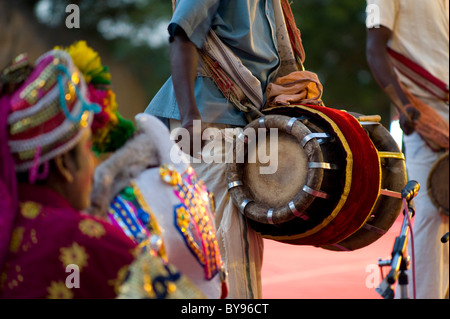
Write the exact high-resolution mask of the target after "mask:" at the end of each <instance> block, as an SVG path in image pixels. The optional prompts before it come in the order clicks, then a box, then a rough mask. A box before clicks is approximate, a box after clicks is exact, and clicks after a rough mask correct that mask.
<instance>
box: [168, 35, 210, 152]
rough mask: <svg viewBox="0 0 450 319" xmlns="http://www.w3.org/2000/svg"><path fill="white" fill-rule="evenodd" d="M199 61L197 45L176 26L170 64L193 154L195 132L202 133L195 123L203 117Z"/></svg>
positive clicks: (182, 119) (182, 122)
mask: <svg viewBox="0 0 450 319" xmlns="http://www.w3.org/2000/svg"><path fill="white" fill-rule="evenodd" d="M198 61H199V54H198V51H197V47H196V46H195V45H194V43H192V42H191V41H190V40H189V38H188V37H187V35H186V33H185V32H184V31H183V30H182V29H181V28H176V30H175V31H174V35H173V37H172V38H171V42H170V65H171V72H172V82H173V87H174V91H175V97H176V99H177V104H178V109H179V111H180V117H181V126H182V127H183V128H185V129H187V130H188V131H189V133H190V149H189V150H190V152H189V153H190V155H191V156H192V155H193V151H194V150H193V147H194V145H193V136H194V134H201V132H194V125H193V121H195V120H199V121H201V119H202V118H201V115H200V112H199V110H198V107H197V102H196V100H195V79H196V76H197V66H198ZM200 139H201V135H200ZM179 142H182V141H179ZM185 142H186V141H185ZM182 144H184V143H182ZM180 147H182V145H180ZM198 151H200V150H196V152H198Z"/></svg>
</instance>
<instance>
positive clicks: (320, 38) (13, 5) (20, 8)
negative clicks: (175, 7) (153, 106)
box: [0, 0, 390, 126]
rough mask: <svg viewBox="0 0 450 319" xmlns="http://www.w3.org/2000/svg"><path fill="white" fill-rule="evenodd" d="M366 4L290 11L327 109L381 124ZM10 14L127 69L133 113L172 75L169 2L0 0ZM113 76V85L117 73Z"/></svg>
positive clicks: (386, 115) (311, 2) (384, 106)
mask: <svg viewBox="0 0 450 319" xmlns="http://www.w3.org/2000/svg"><path fill="white" fill-rule="evenodd" d="M235 1H239V0H235ZM68 4H77V5H78V7H79V9H80V28H79V29H68V28H67V27H66V25H65V21H66V18H67V16H68V15H69V13H66V6H67V5H68ZM365 4H366V1H365V0H292V9H293V12H294V16H295V18H296V22H297V25H298V27H299V28H300V30H301V32H302V39H303V45H304V47H305V50H306V63H305V66H306V68H307V69H308V70H310V71H313V72H316V73H317V74H318V76H319V78H320V80H321V82H322V84H323V85H324V97H323V100H324V102H325V103H326V105H327V106H330V107H334V108H339V109H345V110H348V111H353V112H358V113H363V114H380V115H381V116H382V118H383V124H385V126H386V125H388V123H389V121H390V111H389V109H390V108H389V101H388V100H387V98H386V97H385V96H384V94H383V93H382V92H381V90H380V89H379V88H378V86H377V84H376V83H375V81H374V79H373V77H372V76H371V73H370V70H369V67H368V65H367V63H366V58H365V39H366V33H365V32H366V31H365ZM2 10H3V11H4V12H3V17H2V16H1V15H2V13H1V11H2ZM12 13H15V14H21V15H24V17H25V19H26V20H27V21H31V22H32V23H33V25H34V26H35V28H38V29H39V36H40V37H42V38H43V39H42V41H44V42H45V45H47V46H49V45H52V46H53V45H69V44H71V43H72V42H73V41H74V40H80V39H85V40H87V42H88V44H89V45H91V46H92V47H94V49H96V50H99V52H100V53H101V56H102V57H103V55H104V54H107V55H108V56H109V58H110V59H111V60H112V61H114V62H115V63H119V64H121V65H123V66H125V68H126V69H128V70H129V71H130V72H131V73H132V74H133V76H134V77H135V78H136V79H137V81H136V82H135V83H138V84H137V85H140V86H141V89H142V91H143V92H144V97H143V99H141V101H140V102H136V103H138V104H139V105H138V106H137V108H134V109H133V112H134V113H137V112H141V111H143V110H144V109H145V107H146V106H147V104H148V102H149V101H150V100H151V99H152V97H153V96H154V95H155V93H156V92H157V91H158V90H159V88H160V87H161V85H162V84H163V83H164V82H165V81H166V80H167V78H168V76H169V75H170V67H169V59H168V54H169V51H168V36H167V32H166V27H167V23H168V21H169V19H170V16H171V13H172V4H171V1H170V0H78V1H76V0H15V1H10V0H0V18H4V17H6V19H7V20H8V19H12V18H11V14H12ZM31 22H30V23H31ZM5 26H6V27H5ZM0 27H1V28H0V34H1V33H4V32H10V31H11V29H12V28H14V26H13V25H11V21H10V22H8V21H3V25H0ZM15 32H16V34H17V32H19V31H17V30H15ZM23 32H26V29H24V30H23ZM19 36H20V34H19ZM0 40H1V38H0ZM10 42H13V41H10ZM7 45H10V46H11V45H13V46H14V44H8V43H6V44H5V43H1V46H0V50H1V51H0V54H2V55H8V54H9V55H12V54H15V53H16V52H14V51H15V50H16V48H14V47H13V48H7V47H6V46H7ZM49 48H51V46H50V47H49ZM100 48H102V49H100ZM103 52H106V53H103ZM8 58H12V56H11V57H8ZM2 61H3V60H2ZM112 75H113V83H114V78H117V77H120V76H121V74H116V73H112ZM135 85H136V84H135ZM121 94H123V95H126V94H127V93H126V91H125V93H121ZM121 98H122V101H126V100H128V99H129V98H132V97H126V96H125V97H121ZM118 100H120V99H119V98H118ZM120 105H121V104H120V103H119V106H120ZM125 113H126V112H125ZM129 114H130V113H129Z"/></svg>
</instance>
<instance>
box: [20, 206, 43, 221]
mask: <svg viewBox="0 0 450 319" xmlns="http://www.w3.org/2000/svg"><path fill="white" fill-rule="evenodd" d="M41 209H42V206H41V205H39V204H38V203H35V202H25V203H20V213H21V214H22V216H23V217H25V218H28V219H35V218H36V217H37V216H38V215H39V213H40V212H41Z"/></svg>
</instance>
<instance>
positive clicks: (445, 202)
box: [427, 152, 449, 216]
mask: <svg viewBox="0 0 450 319" xmlns="http://www.w3.org/2000/svg"><path fill="white" fill-rule="evenodd" d="M448 161H449V159H448V152H447V153H445V154H444V155H443V156H441V158H440V159H439V160H438V161H437V162H436V163H435V164H434V166H433V168H432V169H431V171H430V175H429V176H428V182H427V188H428V195H429V196H430V198H431V201H432V202H433V204H434V205H435V206H436V207H437V208H438V209H439V210H440V211H441V212H442V213H443V214H445V215H447V216H448V211H449V196H448V184H449V183H448V176H449V175H448V174H449V171H448Z"/></svg>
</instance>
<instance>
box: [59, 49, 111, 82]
mask: <svg viewBox="0 0 450 319" xmlns="http://www.w3.org/2000/svg"><path fill="white" fill-rule="evenodd" d="M55 49H59V50H64V49H63V48H60V47H55ZM65 50H66V51H67V52H68V53H69V54H70V56H71V57H72V60H73V62H74V64H75V65H76V66H77V67H78V69H79V70H80V71H81V73H83V76H84V79H85V80H86V82H87V83H90V82H91V80H92V78H93V77H97V76H101V77H102V78H103V80H106V81H109V80H110V79H111V75H110V74H109V73H105V68H104V67H103V65H102V62H101V59H100V56H99V55H98V53H97V52H95V51H94V50H93V49H92V48H90V47H89V46H88V45H87V44H86V41H78V42H76V43H74V44H72V45H71V46H70V47H68V48H67V49H65Z"/></svg>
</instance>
